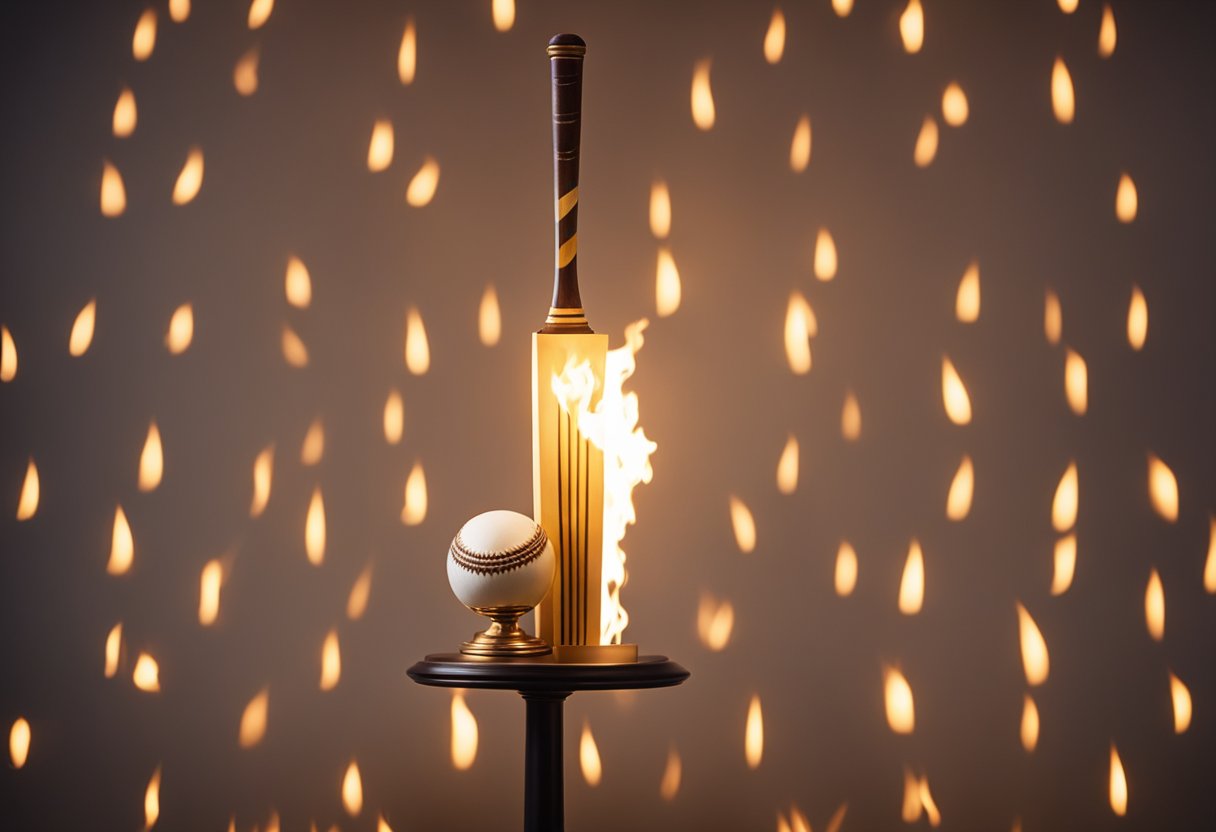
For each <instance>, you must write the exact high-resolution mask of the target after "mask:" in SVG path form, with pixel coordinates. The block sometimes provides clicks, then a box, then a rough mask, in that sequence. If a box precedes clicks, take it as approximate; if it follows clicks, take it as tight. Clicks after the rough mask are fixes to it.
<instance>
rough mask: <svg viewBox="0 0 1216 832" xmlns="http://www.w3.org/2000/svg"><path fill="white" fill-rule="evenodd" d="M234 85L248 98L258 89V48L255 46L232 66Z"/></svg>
mask: <svg viewBox="0 0 1216 832" xmlns="http://www.w3.org/2000/svg"><path fill="white" fill-rule="evenodd" d="M232 86H234V87H236V91H237V92H238V93H239V94H241V95H243V96H245V97H246V98H248V97H249V96H251V95H253V94H254V93H255V92H257V91H258V48H257V47H256V46H255V47H253V48H252V49H250V50H249V51H248V52H246V53H245V54H244V55H242V56H241V57H240V60H238V61H237V62H236V66H234V67H233V68H232Z"/></svg>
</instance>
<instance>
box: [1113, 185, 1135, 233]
mask: <svg viewBox="0 0 1216 832" xmlns="http://www.w3.org/2000/svg"><path fill="white" fill-rule="evenodd" d="M1138 206H1139V199H1138V198H1137V196H1136V183H1135V182H1133V181H1132V178H1131V176H1129V175H1128V174H1126V173H1124V174H1122V175H1121V176H1120V177H1119V188H1118V190H1117V191H1115V216H1116V217H1118V218H1119V222H1122V223H1129V222H1131V221H1132V220H1134V219H1136V209H1137V207H1138Z"/></svg>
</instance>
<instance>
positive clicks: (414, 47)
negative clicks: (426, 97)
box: [397, 15, 418, 86]
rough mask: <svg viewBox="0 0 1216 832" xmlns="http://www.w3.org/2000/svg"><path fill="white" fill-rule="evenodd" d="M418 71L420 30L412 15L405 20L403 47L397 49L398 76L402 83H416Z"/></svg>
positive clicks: (402, 37)
mask: <svg viewBox="0 0 1216 832" xmlns="http://www.w3.org/2000/svg"><path fill="white" fill-rule="evenodd" d="M417 73H418V30H417V28H416V27H415V26H414V17H413V15H411V16H410V17H409V19H408V20H406V21H405V31H404V32H402V33H401V47H400V48H399V49H398V50H397V77H398V78H399V79H400V80H401V83H402V84H405V85H407V86H408V85H410V84H412V83H414V76H415V75H416V74H417Z"/></svg>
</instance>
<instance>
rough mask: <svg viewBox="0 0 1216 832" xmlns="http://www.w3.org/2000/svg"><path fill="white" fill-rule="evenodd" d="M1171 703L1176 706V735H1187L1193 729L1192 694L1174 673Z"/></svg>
mask: <svg viewBox="0 0 1216 832" xmlns="http://www.w3.org/2000/svg"><path fill="white" fill-rule="evenodd" d="M1170 701H1171V702H1172V703H1173V705H1174V733H1175V734H1185V733H1186V731H1187V729H1188V728H1190V727H1191V692H1190V691H1189V690H1187V687H1186V685H1184V684H1183V683H1182V680H1181V679H1179V678H1178V677H1177V676H1175V675H1174V674H1173V673H1172V672H1171V673H1170Z"/></svg>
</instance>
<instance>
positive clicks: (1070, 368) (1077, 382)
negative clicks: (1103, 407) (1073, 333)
mask: <svg viewBox="0 0 1216 832" xmlns="http://www.w3.org/2000/svg"><path fill="white" fill-rule="evenodd" d="M1064 395H1065V397H1066V398H1067V399H1068V406H1069V407H1070V408H1072V412H1073V413H1075V414H1077V415H1078V416H1084V415H1085V411H1086V410H1087V409H1088V408H1089V371H1088V369H1087V368H1086V366H1085V359H1084V358H1082V357H1081V356H1080V355H1078V354H1077V353H1076V352H1075V351H1074V350H1071V349H1069V350H1067V351H1066V352H1065V358H1064Z"/></svg>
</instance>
